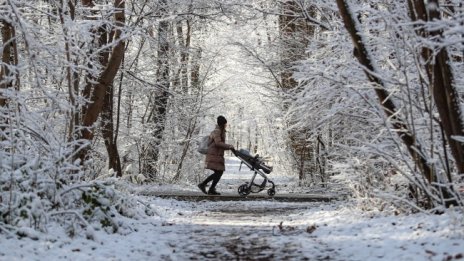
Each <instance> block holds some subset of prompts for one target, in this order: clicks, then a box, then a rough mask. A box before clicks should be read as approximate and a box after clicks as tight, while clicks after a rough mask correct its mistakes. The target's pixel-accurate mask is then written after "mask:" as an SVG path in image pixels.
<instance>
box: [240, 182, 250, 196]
mask: <svg viewBox="0 0 464 261" xmlns="http://www.w3.org/2000/svg"><path fill="white" fill-rule="evenodd" d="M238 194H239V195H240V196H246V195H248V194H250V189H249V188H248V184H243V185H240V187H238Z"/></svg>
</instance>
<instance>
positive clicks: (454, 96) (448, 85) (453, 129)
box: [408, 0, 464, 182]
mask: <svg viewBox="0 0 464 261" xmlns="http://www.w3.org/2000/svg"><path fill="white" fill-rule="evenodd" d="M429 2H430V3H434V4H436V6H437V8H436V9H430V10H429V12H428V13H427V9H426V6H425V3H424V1H423V0H409V1H408V5H409V8H410V12H409V13H410V16H411V19H412V20H413V21H419V20H422V21H423V22H426V21H437V20H440V19H441V15H440V13H439V11H438V10H439V3H438V1H436V0H431V1H429ZM416 31H417V33H418V35H419V36H422V37H427V36H430V37H431V38H435V39H443V36H442V33H443V32H442V30H440V29H437V30H435V31H428V32H426V31H425V30H424V29H418V30H416ZM433 53H434V52H433V50H431V49H429V48H427V47H423V48H422V51H421V55H422V58H423V60H424V63H425V66H426V69H427V70H426V71H427V76H428V78H429V81H430V83H431V86H430V93H431V94H432V96H433V99H434V101H435V104H436V106H437V110H438V113H439V115H440V120H441V124H442V126H443V129H444V131H445V134H446V139H447V141H448V143H449V145H450V148H451V153H452V154H453V157H454V160H455V163H456V167H457V170H458V172H459V173H464V143H462V142H458V141H456V140H455V139H453V138H452V137H453V136H464V122H463V121H462V118H461V115H462V111H461V108H460V104H459V95H458V93H457V91H456V89H455V87H454V86H453V84H454V77H453V71H452V68H451V66H450V62H451V60H450V58H449V55H448V52H447V50H446V47H442V48H441V49H440V50H439V51H438V53H436V55H435V56H434V57H433ZM450 182H451V180H450Z"/></svg>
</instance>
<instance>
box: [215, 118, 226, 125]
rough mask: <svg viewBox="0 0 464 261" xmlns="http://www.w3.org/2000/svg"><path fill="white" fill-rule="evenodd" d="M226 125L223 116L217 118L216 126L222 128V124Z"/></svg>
mask: <svg viewBox="0 0 464 261" xmlns="http://www.w3.org/2000/svg"><path fill="white" fill-rule="evenodd" d="M226 123H227V120H226V118H225V117H224V116H219V117H217V124H218V125H219V126H221V127H222V126H224V124H226Z"/></svg>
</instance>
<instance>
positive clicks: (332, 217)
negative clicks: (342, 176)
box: [0, 168, 464, 261]
mask: <svg viewBox="0 0 464 261" xmlns="http://www.w3.org/2000/svg"><path fill="white" fill-rule="evenodd" d="M231 169H232V171H231V173H229V174H226V175H225V177H224V178H225V180H224V182H223V184H222V187H220V188H221V189H223V190H227V189H229V187H236V185H237V184H240V182H242V180H241V178H243V179H249V178H250V176H249V174H250V173H248V174H247V173H241V174H237V173H236V172H234V171H233V169H234V168H231ZM234 175H243V177H242V176H240V177H239V179H238V180H236V181H235V183H234V181H233V180H234ZM227 176H229V178H227ZM235 178H237V176H235ZM276 180H279V181H280V182H282V181H284V180H285V178H284V177H280V178H276ZM277 184H279V183H277ZM163 188H164V189H166V190H168V189H169V186H163ZM144 189H145V190H146V189H148V188H147V187H145V188H144ZM153 189H159V187H156V186H155V187H154V188H153ZM171 189H181V188H180V187H171ZM234 189H235V188H234ZM134 196H135V197H137V198H138V200H139V201H140V202H144V203H145V204H148V205H150V206H151V208H152V209H153V210H154V212H155V214H154V215H153V216H147V217H144V218H141V219H138V220H135V219H126V220H124V222H125V223H127V224H128V225H130V226H129V227H130V229H126V230H124V232H123V233H121V234H107V233H106V232H104V231H95V240H88V239H85V237H84V236H78V237H75V238H70V237H68V236H67V235H65V234H64V232H63V231H62V230H61V228H60V227H56V226H55V227H53V226H50V227H49V233H48V234H39V235H38V236H37V237H38V239H37V240H33V239H30V238H22V239H17V238H15V237H13V238H11V237H10V238H7V237H6V235H5V234H0V260H47V261H51V260H93V261H97V260H207V259H209V260H363V261H364V260H460V259H462V260H464V256H463V255H464V240H463V239H464V215H463V212H462V210H458V209H451V210H447V211H446V213H444V214H442V215H428V214H425V213H419V214H414V215H397V216H393V215H387V214H386V213H384V212H374V211H371V212H362V211H360V210H359V209H358V208H356V207H355V204H354V203H353V202H348V201H340V202H332V203H322V202H321V203H319V202H317V203H314V202H312V203H301V202H300V203H286V202H276V201H273V200H271V199H269V200H262V201H227V202H223V201H222V202H221V201H207V200H205V201H201V202H182V201H177V200H174V199H161V198H156V197H145V196H137V195H134Z"/></svg>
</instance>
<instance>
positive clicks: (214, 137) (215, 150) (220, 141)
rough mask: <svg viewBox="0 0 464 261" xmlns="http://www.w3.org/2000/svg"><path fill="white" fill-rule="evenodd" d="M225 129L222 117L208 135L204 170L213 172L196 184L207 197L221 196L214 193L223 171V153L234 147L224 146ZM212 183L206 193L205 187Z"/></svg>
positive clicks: (225, 125)
mask: <svg viewBox="0 0 464 261" xmlns="http://www.w3.org/2000/svg"><path fill="white" fill-rule="evenodd" d="M226 127H227V120H226V118H225V117H224V116H219V117H217V126H216V128H215V129H214V130H213V131H212V132H211V134H210V135H209V137H210V141H211V143H210V144H209V146H208V152H207V153H206V158H205V168H206V169H210V170H212V171H214V173H213V174H211V175H210V176H209V177H207V178H206V179H205V180H204V181H203V182H201V183H200V184H198V188H199V189H200V190H201V191H202V192H203V193H205V194H208V195H221V193H219V192H217V191H216V185H217V183H218V182H219V180H220V179H221V177H222V174H223V173H224V170H225V163H224V162H225V160H224V151H225V150H233V149H234V146H233V145H230V144H226V143H225V142H226ZM210 181H212V183H211V186H210V187H209V190H208V191H206V186H207V185H208V183H209V182H210Z"/></svg>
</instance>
